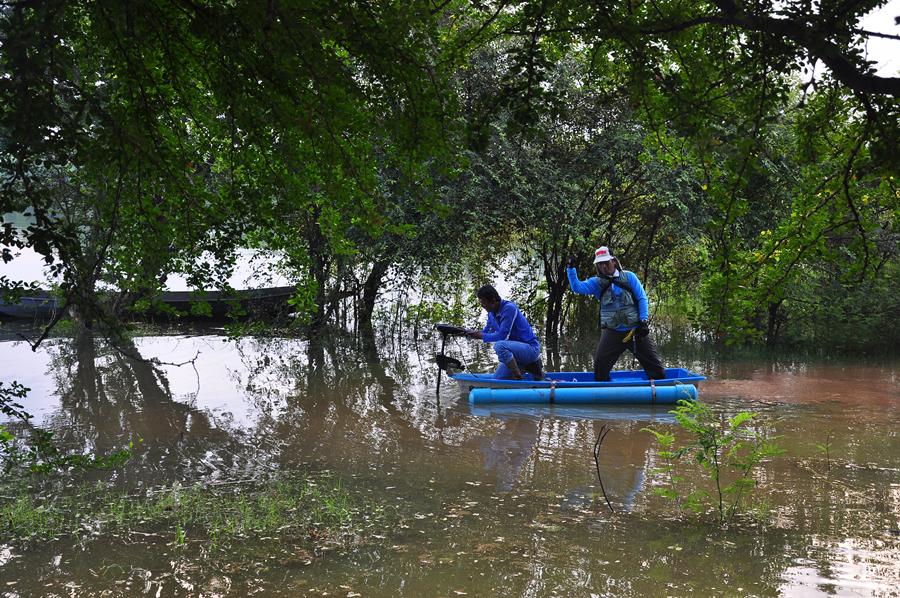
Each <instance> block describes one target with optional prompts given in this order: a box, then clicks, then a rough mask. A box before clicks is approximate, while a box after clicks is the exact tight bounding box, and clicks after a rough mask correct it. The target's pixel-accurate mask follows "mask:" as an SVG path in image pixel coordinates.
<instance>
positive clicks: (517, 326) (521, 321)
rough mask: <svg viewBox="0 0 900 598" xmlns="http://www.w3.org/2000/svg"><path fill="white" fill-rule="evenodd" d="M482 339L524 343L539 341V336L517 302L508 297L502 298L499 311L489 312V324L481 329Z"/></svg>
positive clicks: (488, 341) (492, 341)
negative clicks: (507, 298) (509, 299)
mask: <svg viewBox="0 0 900 598" xmlns="http://www.w3.org/2000/svg"><path fill="white" fill-rule="evenodd" d="M481 339H482V340H483V341H484V342H486V343H494V342H497V341H505V340H510V341H520V342H523V343H528V344H532V343H537V342H538V339H537V336H535V334H534V330H532V329H531V324H529V323H528V320H526V319H525V316H524V315H522V312H521V311H519V308H518V307H516V304H515V303H513V302H512V301H507V300H506V299H501V300H500V309H498V310H497V313H496V314H494V313H492V312H488V315H487V324H486V325H485V327H484V329H482V331H481Z"/></svg>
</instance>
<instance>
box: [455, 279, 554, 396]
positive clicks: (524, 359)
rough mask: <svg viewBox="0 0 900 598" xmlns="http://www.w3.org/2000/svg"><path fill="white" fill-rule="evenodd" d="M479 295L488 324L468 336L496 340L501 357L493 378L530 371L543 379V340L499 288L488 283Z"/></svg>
mask: <svg viewBox="0 0 900 598" xmlns="http://www.w3.org/2000/svg"><path fill="white" fill-rule="evenodd" d="M477 295H478V301H479V302H480V303H481V307H483V308H484V309H485V311H486V312H487V324H486V325H485V327H484V328H483V329H482V330H473V331H472V332H470V333H469V337H470V338H478V339H481V340H483V341H484V342H486V343H494V352H495V353H496V354H497V359H499V360H500V365H498V366H497V371H496V372H494V377H495V378H502V379H515V380H521V379H522V372H527V373H529V374H531V375H532V376H533V377H534V379H535V380H543V379H544V368H543V364H542V362H541V343H540V342H538V339H537V337H536V336H535V334H534V331H533V330H532V329H531V324H529V323H528V320H526V319H525V316H524V315H522V312H521V311H519V308H518V307H516V304H515V303H513V302H512V301H507V300H505V299H501V298H500V294H499V293H498V292H497V289H495V288H494V287H492V286H491V285H489V284H486V285H484V286H483V287H481V288H480V289H478V293H477Z"/></svg>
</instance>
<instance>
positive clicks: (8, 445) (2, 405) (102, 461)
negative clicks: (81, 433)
mask: <svg viewBox="0 0 900 598" xmlns="http://www.w3.org/2000/svg"><path fill="white" fill-rule="evenodd" d="M30 390H31V389H30V388H28V387H26V386H23V385H22V384H19V383H18V382H16V381H15V380H13V381H12V383H11V384H10V385H9V386H6V385H5V384H4V383H3V382H0V413H3V414H4V415H6V416H7V417H9V418H10V419H12V420H18V421H19V422H21V423H22V424H25V426H26V427H27V428H28V429H29V430H30V432H31V435H30V438H29V439H28V440H27V441H19V440H18V439H17V438H16V436H15V435H13V434H12V433H11V432H10V431H9V430H7V429H6V428H4V427H3V426H0V476H3V477H5V476H9V475H11V474H13V473H15V472H20V473H21V472H23V471H24V472H28V473H37V474H45V473H50V472H53V471H61V470H66V469H110V468H113V467H118V466H120V465H122V464H124V463H125V462H127V461H128V460H129V459H130V458H131V455H132V454H133V452H134V443H133V442H129V443H128V446H127V447H126V448H122V449H120V450H118V451H114V452H112V453H110V454H108V455H94V454H82V453H76V452H72V451H65V450H62V449H60V448H59V446H57V445H56V444H55V443H54V442H53V432H48V431H47V430H44V429H42V428H38V427H35V426H32V425H31V424H30V422H29V420H30V419H31V414H29V413H28V412H27V411H25V409H24V408H23V407H22V405H21V404H20V403H19V402H18V401H19V400H21V399H24V398H25V397H26V396H27V395H28V392H29V391H30ZM138 442H140V440H138Z"/></svg>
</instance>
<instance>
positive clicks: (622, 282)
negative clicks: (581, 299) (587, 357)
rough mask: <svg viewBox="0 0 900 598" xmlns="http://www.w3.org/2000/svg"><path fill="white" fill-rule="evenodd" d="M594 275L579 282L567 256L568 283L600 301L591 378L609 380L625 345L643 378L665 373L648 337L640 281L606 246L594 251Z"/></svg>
mask: <svg viewBox="0 0 900 598" xmlns="http://www.w3.org/2000/svg"><path fill="white" fill-rule="evenodd" d="M594 266H596V268H597V276H592V277H591V278H588V279H587V280H586V281H584V282H582V281H581V280H579V279H578V272H577V271H576V270H575V264H574V259H572V260H569V267H568V269H566V274H568V276H569V286H570V287H571V288H572V291H574V292H575V293H578V294H580V295H593V296H594V297H596V298H597V300H598V301H599V302H600V329H601V332H600V342H599V343H597V351H596V352H595V353H594V379H595V380H597V381H600V382H605V381H608V380H609V372H610V370H612V367H613V366H614V365H615V363H616V360H617V359H619V355H621V354H622V353H623V352H624V351H625V349H628V350H629V351H631V352H632V353H633V354H634V356H635V357H637V360H638V361H639V362H640V364H641V367H642V368H644V371H645V372H646V373H647V378H649V379H654V380H661V379H663V378H665V377H666V372H665V369H663V366H662V361H661V360H660V358H659V353H657V351H656V346H655V345H654V344H653V341H652V340H650V336H649V335H650V325H649V304H648V302H647V294H646V293H644V287H642V286H641V281H640V280H638V277H637V276H635V274H634V272H629V271H628V270H622V269H621V268H620V266H619V260H618V259H616V258H615V257H614V256H613V255H612V252H610V250H609V247H606V246H604V247H598V248H597V250H596V251H595V252H594Z"/></svg>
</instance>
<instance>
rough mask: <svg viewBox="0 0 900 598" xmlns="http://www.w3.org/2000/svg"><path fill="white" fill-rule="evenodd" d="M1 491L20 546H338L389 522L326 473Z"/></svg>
mask: <svg viewBox="0 0 900 598" xmlns="http://www.w3.org/2000/svg"><path fill="white" fill-rule="evenodd" d="M11 493H12V494H15V496H9V494H11ZM3 494H5V495H6V496H3V497H2V498H4V499H6V501H0V534H2V535H3V536H4V537H6V538H8V539H9V540H10V541H11V542H13V543H15V544H19V545H23V544H29V543H30V542H33V541H46V540H51V539H54V538H59V537H61V536H66V535H71V536H78V535H81V534H83V533H84V532H85V530H90V536H91V537H92V538H101V537H105V538H116V537H123V538H134V537H135V536H137V537H148V538H168V539H170V541H171V542H172V544H171V545H172V546H174V547H176V548H184V547H186V546H188V545H191V546H199V547H200V550H201V551H203V552H210V553H214V552H218V551H220V550H222V549H224V548H227V547H229V546H233V545H234V544H235V543H237V542H240V541H243V540H245V539H248V538H256V539H266V540H272V541H284V542H291V543H295V542H297V541H298V540H300V539H305V540H306V541H307V542H308V543H310V544H312V545H314V546H324V545H329V546H334V545H342V544H346V543H348V542H352V541H355V539H357V538H358V537H360V535H361V534H362V530H363V528H365V527H371V526H373V525H376V526H377V525H378V523H379V522H380V521H382V520H383V519H385V517H384V512H383V511H382V510H381V509H379V508H377V507H375V506H371V505H361V504H358V502H357V501H355V500H354V499H353V497H352V496H351V493H350V492H349V491H348V490H347V489H346V488H344V486H343V485H342V483H341V482H340V480H336V479H333V478H332V477H330V476H328V475H324V476H301V477H299V478H294V479H275V480H268V481H263V482H258V481H253V480H235V481H233V482H224V483H220V484H213V485H201V484H195V485H190V486H184V485H182V484H181V483H179V482H175V483H172V484H171V485H166V486H162V487H157V488H153V489H150V490H147V491H146V492H145V493H142V494H140V495H129V494H126V493H125V492H124V491H121V490H118V491H113V490H111V489H109V488H107V487H105V486H103V485H102V484H98V485H94V486H81V487H79V488H78V489H77V490H75V491H70V492H67V493H66V494H65V495H59V494H57V493H55V492H52V493H47V494H46V495H35V494H33V493H31V492H29V491H27V490H26V489H25V487H24V486H23V487H21V488H18V489H16V488H7V489H5V490H4V492H3ZM379 527H380V526H379Z"/></svg>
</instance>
